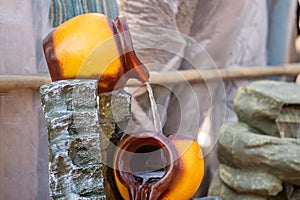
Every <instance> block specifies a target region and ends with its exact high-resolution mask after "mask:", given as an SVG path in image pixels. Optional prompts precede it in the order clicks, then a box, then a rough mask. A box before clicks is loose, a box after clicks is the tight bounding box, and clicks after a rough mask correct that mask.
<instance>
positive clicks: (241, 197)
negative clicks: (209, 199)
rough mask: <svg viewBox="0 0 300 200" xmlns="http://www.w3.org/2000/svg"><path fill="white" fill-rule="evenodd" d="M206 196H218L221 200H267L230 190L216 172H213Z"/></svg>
mask: <svg viewBox="0 0 300 200" xmlns="http://www.w3.org/2000/svg"><path fill="white" fill-rule="evenodd" d="M208 195H211V196H218V197H220V198H221V199H222V200H236V199H237V200H267V197H262V196H257V195H251V194H239V193H237V192H235V191H233V190H231V189H230V188H228V187H227V186H226V185H225V184H224V183H223V182H222V181H221V179H220V176H219V171H218V170H217V171H216V172H215V175H214V178H213V180H212V183H211V185H210V188H209V191H208Z"/></svg>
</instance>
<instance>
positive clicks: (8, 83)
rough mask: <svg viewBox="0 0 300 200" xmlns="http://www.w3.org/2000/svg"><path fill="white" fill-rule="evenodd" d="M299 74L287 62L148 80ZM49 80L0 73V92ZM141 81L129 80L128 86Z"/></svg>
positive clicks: (173, 73) (163, 81)
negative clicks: (285, 63)
mask: <svg viewBox="0 0 300 200" xmlns="http://www.w3.org/2000/svg"><path fill="white" fill-rule="evenodd" d="M298 74H300V64H298V63H297V64H288V65H285V66H278V67H236V68H223V69H207V70H183V71H170V72H151V73H150V77H151V78H150V82H151V83H157V84H162V85H174V84H181V83H183V82H190V83H201V82H205V81H212V80H237V79H255V78H263V77H269V76H281V75H286V76H296V75H298ZM49 82H51V79H50V77H49V76H48V75H0V92H5V91H9V90H13V89H20V88H30V89H34V90H38V89H39V88H40V86H42V85H44V84H47V83H49ZM140 84H141V83H140V82H138V81H136V80H129V81H128V82H127V84H126V86H128V87H134V86H138V85H140Z"/></svg>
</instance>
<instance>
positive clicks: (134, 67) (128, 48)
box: [113, 16, 150, 83]
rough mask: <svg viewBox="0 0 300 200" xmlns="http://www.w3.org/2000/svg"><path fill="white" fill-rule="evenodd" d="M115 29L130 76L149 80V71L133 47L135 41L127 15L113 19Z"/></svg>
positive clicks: (143, 80) (145, 80)
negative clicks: (133, 40)
mask: <svg viewBox="0 0 300 200" xmlns="http://www.w3.org/2000/svg"><path fill="white" fill-rule="evenodd" d="M113 31H114V33H115V34H117V35H118V37H117V39H118V41H117V45H118V47H119V50H120V52H119V53H120V55H121V61H122V64H123V67H124V69H125V71H126V72H127V73H128V78H136V79H138V80H139V81H141V82H143V83H144V82H147V81H148V80H149V77H150V75H149V71H148V70H147V68H146V67H145V65H144V64H143V63H142V62H141V61H140V60H139V59H138V57H137V55H136V54H135V51H134V48H133V42H132V39H131V34H130V31H129V27H128V24H127V22H126V19H125V17H122V16H119V17H117V18H116V19H115V21H113Z"/></svg>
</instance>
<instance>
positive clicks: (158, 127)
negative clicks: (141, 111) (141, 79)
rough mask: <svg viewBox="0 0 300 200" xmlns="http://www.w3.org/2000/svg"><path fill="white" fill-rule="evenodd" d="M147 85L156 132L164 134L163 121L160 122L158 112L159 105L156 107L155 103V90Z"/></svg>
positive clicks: (147, 83)
mask: <svg viewBox="0 0 300 200" xmlns="http://www.w3.org/2000/svg"><path fill="white" fill-rule="evenodd" d="M145 84H146V87H147V91H148V95H149V99H150V105H151V112H152V119H153V124H154V130H155V132H157V133H162V126H161V121H160V117H159V113H158V110H157V105H156V102H155V99H154V95H153V90H152V88H151V85H150V83H149V82H146V83H145Z"/></svg>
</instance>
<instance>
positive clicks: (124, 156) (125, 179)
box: [114, 131, 179, 194]
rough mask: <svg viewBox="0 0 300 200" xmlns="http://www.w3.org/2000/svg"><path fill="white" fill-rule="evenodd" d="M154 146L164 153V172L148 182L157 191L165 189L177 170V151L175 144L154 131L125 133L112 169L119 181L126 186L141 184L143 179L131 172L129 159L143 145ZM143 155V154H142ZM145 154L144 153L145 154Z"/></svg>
mask: <svg viewBox="0 0 300 200" xmlns="http://www.w3.org/2000/svg"><path fill="white" fill-rule="evenodd" d="M149 146H155V147H158V148H159V149H160V150H161V151H162V152H163V154H164V157H165V159H166V162H165V163H166V165H165V166H164V169H165V171H164V174H163V176H161V177H160V178H159V179H158V180H156V181H155V182H151V181H150V182H149V183H147V184H149V185H151V187H152V188H156V190H159V191H160V192H159V193H161V194H162V193H163V192H164V191H166V190H167V189H168V188H169V186H170V185H171V183H172V181H174V178H175V175H176V173H177V172H178V171H179V161H178V160H177V159H176V158H177V151H176V149H175V146H174V145H173V143H172V142H171V140H169V139H168V138H167V137H166V136H164V135H163V134H162V133H155V132H150V131H145V132H139V133H135V134H132V135H125V136H124V137H123V138H122V140H121V142H120V144H119V145H118V148H117V150H116V154H115V160H114V165H115V166H114V169H115V170H116V176H117V178H118V179H119V180H120V182H121V183H122V184H123V185H125V186H126V187H127V188H132V187H136V188H138V187H139V186H141V185H142V184H145V183H143V181H138V180H137V179H136V178H135V177H134V174H133V171H132V168H131V161H132V159H133V157H134V156H135V154H137V153H139V152H137V151H138V150H139V149H141V148H143V147H149ZM142 156H143V155H142ZM145 156H146V155H145Z"/></svg>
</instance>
